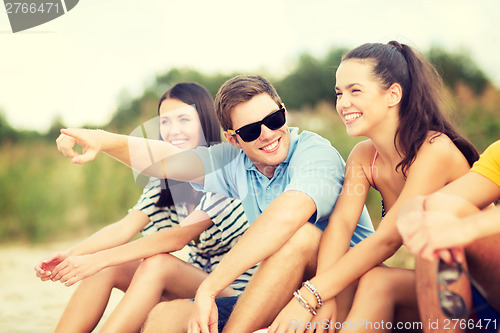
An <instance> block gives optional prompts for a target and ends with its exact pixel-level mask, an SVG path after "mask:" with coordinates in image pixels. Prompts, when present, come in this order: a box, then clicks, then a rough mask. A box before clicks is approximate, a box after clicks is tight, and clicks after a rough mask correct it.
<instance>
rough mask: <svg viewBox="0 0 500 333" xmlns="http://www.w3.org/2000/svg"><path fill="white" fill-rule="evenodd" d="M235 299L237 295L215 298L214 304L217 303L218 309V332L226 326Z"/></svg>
mask: <svg viewBox="0 0 500 333" xmlns="http://www.w3.org/2000/svg"><path fill="white" fill-rule="evenodd" d="M237 300H238V296H231V297H219V298H216V299H215V304H217V308H218V309H219V333H220V332H222V329H223V328H224V326H226V324H227V321H228V320H229V316H230V315H231V313H232V312H233V308H234V305H235V304H236V301H237Z"/></svg>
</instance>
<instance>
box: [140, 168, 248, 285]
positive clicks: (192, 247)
mask: <svg viewBox="0 0 500 333" xmlns="http://www.w3.org/2000/svg"><path fill="white" fill-rule="evenodd" d="M160 190H161V184H160V180H159V179H153V178H152V179H151V180H150V182H149V184H148V185H147V186H146V188H145V189H144V191H143V193H142V196H141V198H140V199H139V201H138V202H137V203H136V204H135V206H134V207H133V208H132V210H140V211H142V212H143V213H145V214H146V215H147V216H148V217H149V220H150V222H149V223H148V224H147V225H146V226H145V227H144V229H142V231H141V232H142V234H143V235H144V236H147V235H150V234H153V233H154V232H156V231H158V230H161V229H163V228H169V227H178V226H179V223H180V221H181V220H182V219H183V218H185V217H186V216H187V215H188V209H187V207H186V205H185V204H181V205H175V206H169V207H156V206H155V203H156V202H157V201H158V198H159V196H160ZM195 210H202V211H204V212H206V213H207V214H208V216H209V217H210V218H211V219H212V222H213V223H214V224H213V225H212V226H211V227H209V228H208V229H207V230H205V231H203V232H202V233H201V234H200V236H199V238H198V241H197V242H195V241H194V240H193V241H191V242H189V243H188V244H187V246H188V247H189V254H188V256H189V257H188V262H189V263H190V264H192V265H193V266H195V267H198V268H200V269H202V270H203V271H205V272H207V273H210V272H212V270H213V269H214V268H215V267H216V266H217V265H218V264H219V263H220V261H221V260H222V258H223V257H224V255H225V254H226V253H228V252H229V250H230V249H231V248H232V247H233V246H234V244H236V242H237V241H238V239H239V238H240V237H241V236H242V235H243V233H244V232H245V231H246V230H247V229H248V227H249V224H248V221H247V218H246V215H245V212H244V210H243V206H242V204H241V201H239V200H237V199H231V198H227V197H224V196H222V195H220V194H215V193H210V192H209V193H205V194H204V195H203V197H202V198H201V201H200V203H199V204H198V206H197V207H196V208H195ZM256 268H257V266H254V267H252V268H250V269H249V270H248V271H246V272H245V273H243V274H242V275H241V276H240V277H238V278H237V279H236V280H235V281H234V282H233V283H232V284H231V287H232V288H233V289H234V290H235V291H236V292H237V293H238V294H240V293H242V292H243V290H244V289H245V287H246V285H247V283H248V281H249V280H250V278H251V276H252V274H253V273H254V272H255V270H256Z"/></svg>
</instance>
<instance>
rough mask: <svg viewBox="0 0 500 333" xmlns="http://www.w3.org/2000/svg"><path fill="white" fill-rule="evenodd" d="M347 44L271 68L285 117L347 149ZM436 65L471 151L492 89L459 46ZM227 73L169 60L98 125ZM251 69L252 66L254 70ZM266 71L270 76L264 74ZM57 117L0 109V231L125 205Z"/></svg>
mask: <svg viewBox="0 0 500 333" xmlns="http://www.w3.org/2000/svg"><path fill="white" fill-rule="evenodd" d="M345 52H346V49H342V48H334V49H332V50H331V51H330V52H329V53H327V54H326V55H325V56H324V57H314V56H312V55H311V54H306V53H304V54H302V55H300V56H299V57H298V59H297V63H296V66H295V68H293V69H292V70H291V71H290V72H289V73H288V74H286V75H284V76H283V77H281V78H270V79H271V81H272V82H273V84H274V85H275V86H276V88H277V90H278V92H279V93H280V96H281V97H282V99H283V101H284V102H285V104H286V105H287V107H288V109H289V112H290V119H289V123H290V125H292V126H299V127H300V128H302V129H307V130H311V131H315V132H317V133H319V134H321V135H323V136H324V137H326V138H327V139H329V140H330V141H331V142H332V144H333V145H334V146H335V147H336V148H337V150H338V151H339V153H340V154H341V155H342V156H343V157H344V159H347V157H348V156H349V152H350V151H351V149H352V148H353V147H354V145H355V144H356V143H357V142H359V141H360V140H363V139H364V138H352V137H349V136H348V135H347V133H346V131H345V126H344V124H343V123H342V122H341V121H340V118H339V117H338V115H337V113H336V111H335V108H334V91H333V87H334V84H335V82H334V81H335V70H336V68H337V66H338V64H339V63H340V59H341V57H342V55H343V54H344V53H345ZM428 56H429V59H430V61H431V62H432V63H433V64H435V65H436V67H437V69H438V71H440V73H441V74H442V76H443V79H444V83H445V84H446V86H447V89H448V95H449V97H450V98H449V99H448V101H447V103H448V104H447V105H446V109H448V110H454V111H450V117H451V118H452V119H453V120H454V121H455V122H456V124H457V125H458V128H459V130H460V131H461V132H462V133H464V134H465V135H466V137H467V138H469V139H470V140H471V141H472V142H473V143H474V144H475V145H476V146H477V147H478V149H479V150H480V151H482V150H484V149H485V148H486V147H487V146H488V145H489V144H490V143H492V142H493V141H495V140H497V139H498V138H499V137H498V133H500V117H498V114H500V91H499V90H498V88H496V87H494V86H492V85H491V83H490V82H489V80H488V78H487V77H486V76H485V74H484V73H483V72H482V71H481V70H480V69H479V67H478V66H477V65H476V64H475V63H474V62H473V61H472V60H471V59H470V57H468V56H467V55H466V54H465V53H461V54H450V53H447V52H445V51H444V50H441V49H437V48H434V49H432V50H431V51H430V52H429V55H428ZM236 74H237V73H233V74H220V73H218V74H210V75H209V74H205V73H201V72H199V71H197V70H195V69H191V68H180V69H177V68H173V69H170V70H168V71H167V72H166V73H162V74H159V75H158V76H157V77H156V78H155V80H154V83H153V84H151V85H150V86H148V87H145V89H144V92H143V94H142V95H140V96H136V97H134V98H123V100H121V102H120V104H119V106H118V108H117V110H116V112H115V115H114V117H113V118H112V120H111V121H110V123H109V125H108V126H105V128H106V129H108V130H111V131H114V132H118V133H124V134H128V133H130V132H131V131H132V130H133V129H134V128H135V127H137V126H138V125H139V124H140V123H142V122H144V121H147V120H149V119H151V118H153V117H154V116H155V115H156V113H157V107H158V105H157V104H158V99H159V97H160V96H161V95H162V94H163V92H165V90H167V89H168V88H169V87H171V86H172V85H173V84H175V83H176V82H180V81H196V82H199V83H200V84H202V85H204V86H205V87H206V88H207V89H208V90H209V91H210V93H211V94H212V95H213V96H215V94H216V92H217V91H218V89H219V87H220V86H221V85H222V83H224V82H225V81H226V80H227V79H229V78H230V77H233V76H234V75H236ZM256 74H258V73H256ZM268 77H269V76H268ZM61 127H64V124H63V123H62V122H61V120H60V119H55V120H54V122H53V124H52V126H51V128H50V130H49V131H48V132H47V133H46V134H40V133H37V132H30V131H18V130H16V129H14V128H12V127H11V126H10V125H9V124H8V123H7V121H6V119H5V117H4V116H3V114H2V113H1V112H0V160H1V161H2V162H1V163H0V197H1V198H2V200H1V201H0V216H1V221H0V241H1V242H5V241H13V240H14V241H15V240H25V241H29V242H40V241H46V240H49V239H52V238H54V237H62V236H65V235H66V236H69V235H88V234H90V233H91V232H92V231H93V230H95V229H97V228H99V227H100V226H102V225H104V224H108V223H110V222H113V221H115V220H117V219H119V218H120V217H122V216H124V215H125V214H126V213H127V210H128V209H129V208H130V207H131V206H132V205H133V204H134V203H135V201H136V200H137V198H138V196H139V194H140V192H141V189H140V188H139V187H138V186H137V185H136V184H135V183H134V180H133V177H132V172H131V171H130V170H129V169H128V168H126V167H125V166H122V165H120V164H119V163H117V162H116V161H114V160H112V159H110V158H108V157H104V156H100V157H98V158H97V159H96V160H95V161H94V162H92V163H89V164H85V165H72V164H71V163H70V162H69V160H68V159H66V158H64V157H62V156H61V155H60V153H58V152H57V150H56V148H55V143H54V140H55V139H56V138H57V136H58V135H59V129H60V128H61ZM367 206H368V209H369V212H370V215H371V216H372V218H373V220H374V221H379V217H380V195H379V194H378V193H377V192H376V191H372V192H370V194H369V197H368V202H367Z"/></svg>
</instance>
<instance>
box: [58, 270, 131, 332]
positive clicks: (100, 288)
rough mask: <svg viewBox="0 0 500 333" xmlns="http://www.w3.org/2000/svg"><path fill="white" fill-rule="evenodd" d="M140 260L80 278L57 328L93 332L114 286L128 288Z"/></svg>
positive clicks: (121, 288)
mask: <svg viewBox="0 0 500 333" xmlns="http://www.w3.org/2000/svg"><path fill="white" fill-rule="evenodd" d="M138 265H139V262H138V261H137V262H131V263H127V264H123V265H119V266H114V267H109V268H106V269H103V270H102V271H100V272H99V273H97V274H95V275H92V276H90V277H88V278H86V279H84V280H83V281H81V282H80V283H79V285H78V287H77V289H76V290H75V292H74V294H73V296H71V299H70V301H69V303H68V305H67V306H66V308H65V309H64V313H63V314H62V316H61V319H60V320H59V323H58V325H57V328H56V330H55V332H56V333H57V332H61V333H65V332H75V333H76V332H92V330H93V329H94V328H95V327H96V326H97V324H98V323H99V320H100V319H101V317H102V314H103V313H104V310H105V309H106V305H107V304H108V301H109V296H110V295H111V291H112V290H113V288H118V289H120V290H127V288H128V286H129V284H130V281H131V280H132V277H133V275H134V273H135V270H136V269H137V266H138Z"/></svg>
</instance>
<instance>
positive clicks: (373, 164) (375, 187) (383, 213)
mask: <svg viewBox="0 0 500 333" xmlns="http://www.w3.org/2000/svg"><path fill="white" fill-rule="evenodd" d="M377 157H378V151H377V150H375V155H374V156H373V161H372V164H371V165H370V178H371V180H372V186H373V188H374V189H376V190H377V191H378V189H377V186H375V180H374V179H373V168H374V167H375V161H376V160H377ZM379 192H380V191H379ZM384 216H385V205H384V199H382V218H384Z"/></svg>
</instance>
